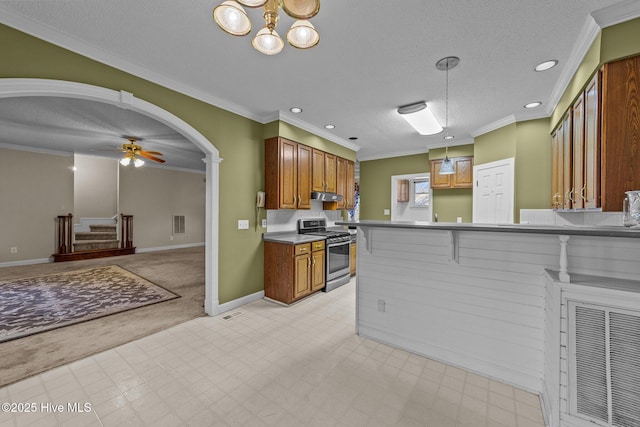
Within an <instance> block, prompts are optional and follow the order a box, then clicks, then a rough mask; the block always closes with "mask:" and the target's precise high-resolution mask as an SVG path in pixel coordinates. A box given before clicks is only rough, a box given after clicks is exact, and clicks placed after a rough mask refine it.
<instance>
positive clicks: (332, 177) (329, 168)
mask: <svg viewBox="0 0 640 427" xmlns="http://www.w3.org/2000/svg"><path fill="white" fill-rule="evenodd" d="M337 159H338V157H337V156H335V155H334V154H330V153H326V152H324V151H322V150H316V149H315V148H314V149H313V191H326V192H331V193H335V192H336V186H337V182H336V179H337V177H336V174H337V170H336V168H337Z"/></svg>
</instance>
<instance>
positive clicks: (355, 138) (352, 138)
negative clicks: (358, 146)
mask: <svg viewBox="0 0 640 427" xmlns="http://www.w3.org/2000/svg"><path fill="white" fill-rule="evenodd" d="M349 139H350V140H351V141H356V140H357V139H358V137H357V136H350V137H349Z"/></svg>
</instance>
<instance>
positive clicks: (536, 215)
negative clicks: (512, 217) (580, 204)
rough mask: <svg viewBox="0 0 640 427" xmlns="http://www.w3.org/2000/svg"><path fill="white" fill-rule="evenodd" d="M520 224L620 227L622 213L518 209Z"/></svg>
mask: <svg viewBox="0 0 640 427" xmlns="http://www.w3.org/2000/svg"><path fill="white" fill-rule="evenodd" d="M520 224H544V225H593V226H612V225H619V226H621V227H622V226H623V225H622V212H594V211H583V212H555V211H554V210H553V209H520Z"/></svg>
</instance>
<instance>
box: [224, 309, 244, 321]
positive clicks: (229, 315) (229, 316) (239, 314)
mask: <svg viewBox="0 0 640 427" xmlns="http://www.w3.org/2000/svg"><path fill="white" fill-rule="evenodd" d="M238 316H242V312H241V311H236V312H235V313H231V314H227V315H226V316H222V318H223V319H224V320H231V319H235V318H236V317H238Z"/></svg>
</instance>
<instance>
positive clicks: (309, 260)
mask: <svg viewBox="0 0 640 427" xmlns="http://www.w3.org/2000/svg"><path fill="white" fill-rule="evenodd" d="M307 262H309V267H311V258H309V259H308V260H307Z"/></svg>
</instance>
